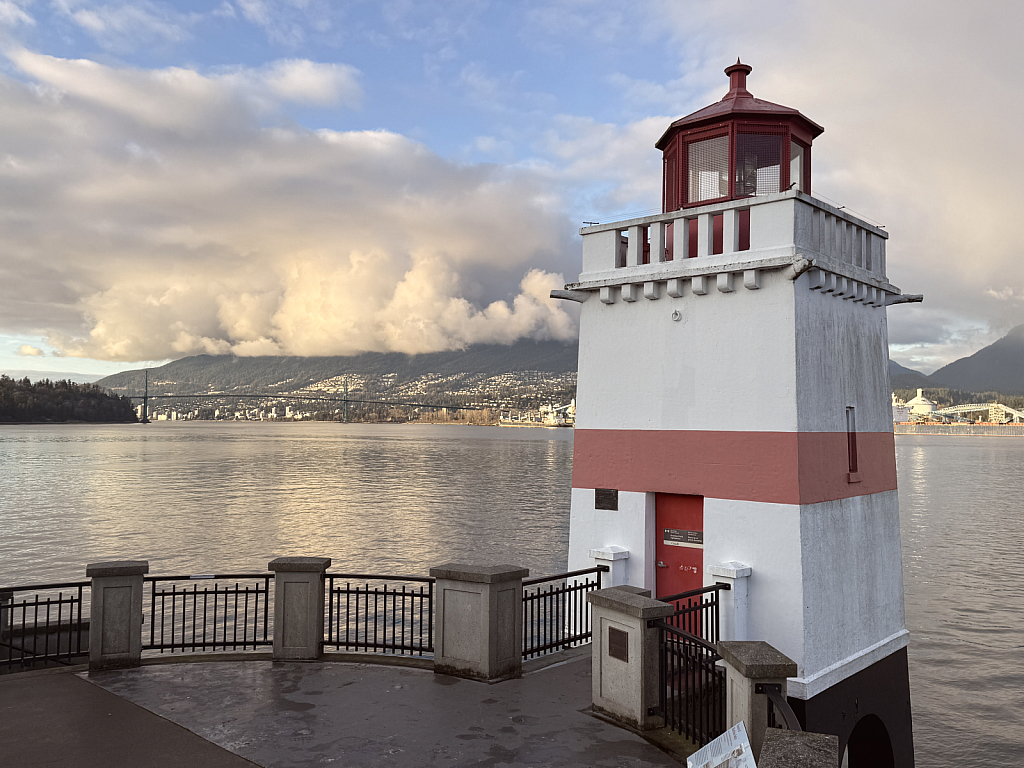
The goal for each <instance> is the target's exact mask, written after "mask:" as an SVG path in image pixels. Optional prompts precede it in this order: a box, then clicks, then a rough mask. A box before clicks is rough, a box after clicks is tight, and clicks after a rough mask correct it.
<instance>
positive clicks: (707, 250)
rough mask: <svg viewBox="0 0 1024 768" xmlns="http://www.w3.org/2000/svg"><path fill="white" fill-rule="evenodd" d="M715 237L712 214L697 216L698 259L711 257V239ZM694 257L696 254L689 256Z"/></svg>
mask: <svg viewBox="0 0 1024 768" xmlns="http://www.w3.org/2000/svg"><path fill="white" fill-rule="evenodd" d="M713 235H714V231H713V222H712V214H710V213H701V214H699V215H698V216H697V254H696V255H697V257H698V258H700V257H703V256H711V255H712V253H711V252H712V251H713V250H714V248H712V242H711V238H712V236H713ZM688 255H689V256H693V255H694V254H692V253H691V254H688Z"/></svg>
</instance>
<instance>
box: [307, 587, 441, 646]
mask: <svg viewBox="0 0 1024 768" xmlns="http://www.w3.org/2000/svg"><path fill="white" fill-rule="evenodd" d="M325 578H326V581H327V583H326V589H325V598H326V602H327V607H326V612H327V627H326V634H325V637H324V648H325V649H326V648H334V649H335V650H343V651H356V652H366V653H389V654H399V655H407V654H411V655H415V656H423V655H425V654H432V653H433V652H434V579H432V578H430V577H427V576H382V575H379V574H358V573H328V574H325Z"/></svg>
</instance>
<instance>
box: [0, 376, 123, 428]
mask: <svg viewBox="0 0 1024 768" xmlns="http://www.w3.org/2000/svg"><path fill="white" fill-rule="evenodd" d="M66 421H85V422H103V423H129V422H135V421H138V418H137V417H136V416H135V409H134V408H133V407H132V402H131V400H129V399H128V398H127V397H120V396H118V395H111V394H109V393H108V392H107V391H106V390H104V389H103V388H102V387H98V386H96V385H95V384H76V383H75V382H73V381H69V380H67V379H62V380H61V381H50V380H49V379H40V380H39V381H37V382H36V383H35V384H33V383H32V382H31V381H30V380H29V379H28V377H25V378H24V379H20V380H15V379H12V378H11V377H10V376H4V375H0V422H8V423H9V422H22V423H25V422H34V423H39V422H66Z"/></svg>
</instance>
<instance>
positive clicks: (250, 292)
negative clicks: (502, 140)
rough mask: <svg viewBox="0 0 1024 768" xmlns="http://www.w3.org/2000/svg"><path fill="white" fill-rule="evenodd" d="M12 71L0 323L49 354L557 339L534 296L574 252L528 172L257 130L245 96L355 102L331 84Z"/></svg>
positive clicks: (102, 71) (399, 141) (380, 144)
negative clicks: (43, 336) (32, 338)
mask: <svg viewBox="0 0 1024 768" xmlns="http://www.w3.org/2000/svg"><path fill="white" fill-rule="evenodd" d="M12 61H14V62H15V64H16V65H17V66H18V68H19V69H20V70H21V71H22V72H23V73H25V74H26V75H27V76H29V77H31V78H32V79H33V80H34V81H35V82H34V83H33V85H34V86H35V87H32V85H28V86H27V85H24V84H21V83H18V82H16V81H13V80H10V79H6V78H0V159H3V158H6V162H3V163H0V204H3V205H4V206H5V214H6V215H5V217H4V218H3V219H0V265H2V266H0V308H2V309H0V321H10V322H11V323H12V325H11V327H13V324H17V325H18V327H19V328H22V329H25V330H28V331H31V330H38V329H41V328H46V329H48V330H49V335H48V337H47V341H48V343H49V344H51V345H52V346H54V347H55V349H56V351H57V354H63V355H69V356H86V357H92V358H96V359H104V360H123V361H133V360H141V359H161V358H166V357H178V356H183V355H188V354H195V353H200V352H209V353H226V352H233V353H235V354H240V355H253V354H299V355H327V354H347V353H355V352H360V351H365V350H378V351H389V350H396V351H405V352H423V351H434V350H440V349H448V348H453V347H458V346H463V345H465V344H471V343H476V342H482V341H491V342H502V343H504V342H510V341H513V340H515V339H517V338H522V337H534V338H565V339H568V338H572V337H573V336H574V334H575V321H574V319H573V317H572V316H570V315H569V314H567V312H566V310H565V309H564V308H563V307H562V306H560V304H559V303H557V302H553V301H551V300H550V299H548V298H547V293H548V291H550V289H551V288H553V287H558V286H559V285H561V284H562V283H563V282H564V280H563V277H562V274H564V273H565V272H566V271H567V267H575V264H576V262H577V259H578V254H577V247H576V246H575V245H573V244H572V241H571V240H570V239H569V235H568V234H567V233H571V231H572V228H571V225H568V223H567V222H566V220H565V218H564V216H563V215H562V214H561V213H560V212H559V209H558V208H557V207H552V206H551V192H550V189H549V188H548V181H547V180H546V179H545V177H544V176H543V175H541V174H538V173H536V172H532V171H530V170H528V169H502V168H500V167H496V166H473V165H460V164H457V163H452V162H449V161H446V160H444V159H442V158H440V157H438V156H437V155H435V154H433V153H432V152H430V151H429V150H427V149H426V148H425V147H423V146H422V145H419V144H417V143H415V142H412V141H410V140H409V139H407V138H405V137H403V136H400V135H397V134H394V133H389V132H384V131H363V132H341V131H328V130H323V131H319V132H312V131H308V130H305V129H302V128H298V127H291V128H281V127H271V128H268V127H262V126H261V125H260V122H259V120H258V116H259V110H258V108H257V106H256V105H255V104H254V100H253V99H252V98H251V93H252V91H253V90H254V89H262V92H263V93H265V94H271V95H270V96H267V98H271V97H276V98H281V99H283V98H286V97H287V98H293V99H294V98H298V99H304V100H307V101H308V100H314V101H316V100H318V99H319V100H322V99H327V98H351V93H348V94H347V95H346V94H344V93H343V92H342V88H341V86H340V85H337V84H333V85H332V84H331V83H332V82H333V81H332V80H331V77H334V76H340V77H341V78H342V83H347V82H350V80H348V79H347V78H349V77H350V76H353V73H352V72H351V71H350V70H348V69H346V68H339V69H330V68H327V69H323V68H322V67H323V66H324V65H316V64H313V63H311V62H307V63H297V62H295V61H287V62H284V63H283V64H282V63H278V64H275V65H271V66H268V67H267V68H264V69H261V70H258V71H246V72H244V73H240V72H238V71H236V72H234V73H226V74H224V73H222V74H219V75H214V76H205V75H203V74H200V73H198V72H195V71H193V70H188V69H182V68H176V69H167V70H158V71H146V70H138V69H120V68H114V67H109V66H105V65H101V64H97V63H95V62H91V61H68V60H63V59H57V58H54V57H48V56H41V55H39V54H35V53H31V52H28V51H18V52H16V53H14V54H12ZM307 64H308V65H309V66H307ZM325 72H326V73H327V74H326V76H324V77H322V76H323V75H324V73H325ZM339 73H340V74H339ZM318 78H320V79H319V80H318ZM317 83H319V84H317ZM55 91H56V92H58V93H59V97H56V98H55V97H54V96H53V93H54V92H55ZM15 318H16V319H15Z"/></svg>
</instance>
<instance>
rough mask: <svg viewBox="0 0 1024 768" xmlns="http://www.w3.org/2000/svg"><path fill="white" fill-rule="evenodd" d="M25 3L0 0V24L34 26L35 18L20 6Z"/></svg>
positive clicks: (6, 25)
mask: <svg viewBox="0 0 1024 768" xmlns="http://www.w3.org/2000/svg"><path fill="white" fill-rule="evenodd" d="M23 5H27V3H24V4H23V3H16V2H14V1H13V0H0V26H4V27H17V26H20V25H22V24H24V25H25V26H27V27H34V26H35V24H36V20H35V19H34V18H32V17H31V16H30V15H29V14H28V12H27V11H26V10H25V9H24V8H23V7H22V6H23Z"/></svg>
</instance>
